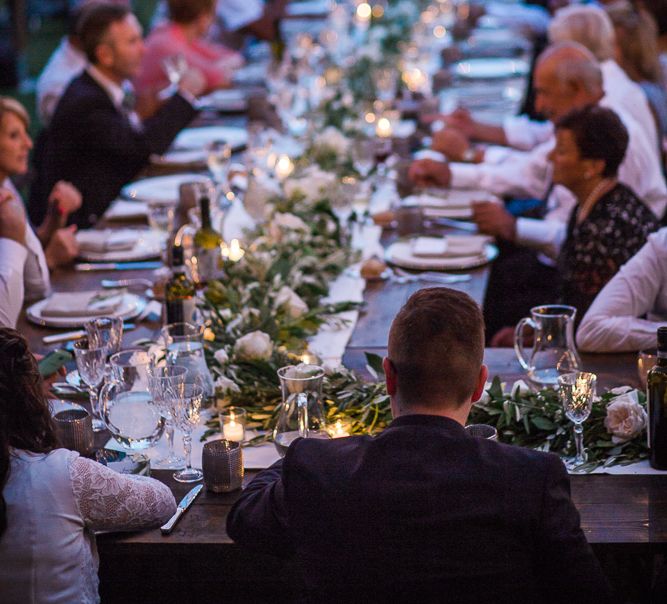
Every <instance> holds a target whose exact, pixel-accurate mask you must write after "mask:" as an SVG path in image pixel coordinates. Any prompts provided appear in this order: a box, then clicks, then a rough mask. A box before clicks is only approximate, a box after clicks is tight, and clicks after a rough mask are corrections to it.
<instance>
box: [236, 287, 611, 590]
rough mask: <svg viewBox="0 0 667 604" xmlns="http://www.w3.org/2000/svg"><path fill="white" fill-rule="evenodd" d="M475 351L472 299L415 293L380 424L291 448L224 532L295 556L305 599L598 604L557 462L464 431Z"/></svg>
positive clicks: (393, 335) (393, 341) (397, 334)
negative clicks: (376, 429)
mask: <svg viewBox="0 0 667 604" xmlns="http://www.w3.org/2000/svg"><path fill="white" fill-rule="evenodd" d="M483 354H484V323H483V320H482V315H481V311H480V309H479V307H478V306H477V305H476V304H475V302H474V301H473V300H472V299H471V298H470V297H469V296H467V295H466V294H464V293H462V292H458V291H455V290H450V289H446V288H427V289H422V290H420V291H418V292H417V293H415V294H413V295H412V296H411V297H410V299H409V300H408V302H407V303H406V304H405V306H404V307H403V308H402V309H401V310H400V312H399V313H398V315H397V316H396V318H395V319H394V322H393V324H392V326H391V330H390V332H389V346H388V356H387V358H385V360H384V371H385V377H386V382H387V392H388V393H389V396H390V399H391V409H392V414H393V416H394V421H393V422H392V423H391V425H390V426H389V427H388V428H386V429H385V430H384V432H382V433H381V434H380V435H378V436H376V437H371V436H352V437H349V438H341V439H335V440H317V439H297V440H296V441H294V442H293V443H292V444H291V446H290V447H289V449H288V451H287V453H286V455H285V458H284V459H283V460H280V461H278V462H276V463H275V464H274V465H273V466H271V467H270V468H268V469H267V470H264V471H263V472H260V473H259V474H258V476H257V477H256V478H255V479H254V480H253V481H252V482H251V483H250V484H249V485H248V486H247V487H246V489H245V490H244V491H243V493H242V494H241V497H240V498H239V500H238V501H237V502H236V504H235V505H234V506H233V507H232V509H231V511H230V513H229V516H228V518H227V531H228V533H229V535H230V536H231V537H232V538H233V539H234V540H235V541H236V542H238V543H239V544H240V545H242V546H247V547H251V548H256V549H260V550H265V551H268V552H271V553H273V554H276V555H280V556H281V557H284V556H285V554H286V553H290V554H292V555H293V556H294V558H295V560H294V562H295V566H294V568H296V569H298V571H299V578H300V580H301V588H302V589H303V592H304V593H303V596H304V601H308V602H311V601H312V602H346V601H350V600H354V601H365V602H445V601H446V602H457V603H463V602H470V603H472V602H475V603H477V602H486V601H488V602H497V603H505V602H526V603H528V602H530V603H535V602H552V601H553V602H567V601H574V602H587V601H595V602H607V601H608V600H609V595H610V594H609V591H610V590H609V587H608V584H607V582H606V580H605V578H604V576H603V575H602V573H601V571H600V568H599V566H598V563H597V561H596V560H595V558H594V556H593V554H592V552H591V550H590V548H589V546H588V544H587V543H586V538H585V536H584V534H583V532H582V530H581V528H580V525H579V515H578V514H577V511H576V509H575V507H574V505H573V503H572V501H571V500H570V497H569V482H568V478H567V474H566V471H565V468H564V466H563V464H562V462H561V461H560V459H558V457H556V456H554V455H551V454H545V453H540V452H536V451H532V450H529V449H523V448H519V447H513V446H508V445H504V444H500V443H498V442H494V441H489V440H485V439H479V438H474V437H472V436H469V435H468V434H467V433H466V431H465V430H464V429H463V426H464V425H465V423H466V419H467V417H468V414H469V412H470V408H471V406H472V404H473V402H474V401H476V400H477V399H478V398H479V397H480V395H481V394H482V392H483V390H484V384H485V381H486V378H487V369H486V367H485V366H484V365H483V364H482V357H483ZM517 576H520V577H521V581H520V585H519V584H517V583H516V582H513V581H508V580H507V577H517Z"/></svg>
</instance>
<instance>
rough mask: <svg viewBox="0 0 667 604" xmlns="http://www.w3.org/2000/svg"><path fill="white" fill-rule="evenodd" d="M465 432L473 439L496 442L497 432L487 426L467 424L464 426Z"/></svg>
mask: <svg viewBox="0 0 667 604" xmlns="http://www.w3.org/2000/svg"><path fill="white" fill-rule="evenodd" d="M466 432H467V433H468V434H469V435H470V436H473V437H475V438H486V439H487V440H498V430H496V429H495V428H494V427H493V426H489V425H488V424H469V425H468V426H466Z"/></svg>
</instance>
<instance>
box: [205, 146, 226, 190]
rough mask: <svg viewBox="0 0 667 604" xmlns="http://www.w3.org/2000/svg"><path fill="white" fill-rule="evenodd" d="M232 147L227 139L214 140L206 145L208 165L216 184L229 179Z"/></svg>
mask: <svg viewBox="0 0 667 604" xmlns="http://www.w3.org/2000/svg"><path fill="white" fill-rule="evenodd" d="M231 157H232V148H231V146H230V145H229V144H228V143H226V142H225V141H212V142H211V143H209V144H208V145H207V146H206V165H207V166H208V169H209V172H210V173H211V176H213V180H214V182H215V183H216V184H218V185H219V184H222V183H224V182H226V180H227V173H228V171H229V161H230V159H231Z"/></svg>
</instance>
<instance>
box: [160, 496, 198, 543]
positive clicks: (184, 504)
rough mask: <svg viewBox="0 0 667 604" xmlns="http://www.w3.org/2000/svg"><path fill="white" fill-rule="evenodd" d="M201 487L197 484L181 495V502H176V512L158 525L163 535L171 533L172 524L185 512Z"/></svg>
mask: <svg viewBox="0 0 667 604" xmlns="http://www.w3.org/2000/svg"><path fill="white" fill-rule="evenodd" d="M203 488H204V485H203V484H198V485H197V486H196V487H195V488H194V489H191V490H190V491H189V492H188V494H187V495H186V496H185V497H183V499H181V503H179V504H178V508H177V509H176V513H175V514H174V515H173V516H172V517H171V518H169V520H167V523H166V524H165V525H163V526H161V527H160V530H161V531H162V534H163V535H168V534H169V533H171V531H172V530H173V528H174V526H175V525H176V523H177V522H178V519H179V518H180V517H181V516H182V515H183V514H184V513H185V510H187V509H188V508H189V507H190V506H191V505H192V502H193V501H194V500H195V499H196V498H197V495H199V493H200V492H201V490H202V489H203Z"/></svg>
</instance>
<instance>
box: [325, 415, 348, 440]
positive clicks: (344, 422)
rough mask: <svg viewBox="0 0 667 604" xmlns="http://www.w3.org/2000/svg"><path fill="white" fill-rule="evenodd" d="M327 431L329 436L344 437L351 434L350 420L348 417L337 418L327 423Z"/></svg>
mask: <svg viewBox="0 0 667 604" xmlns="http://www.w3.org/2000/svg"><path fill="white" fill-rule="evenodd" d="M327 432H329V436H330V437H331V438H345V437H346V436H351V435H352V422H351V421H350V420H348V419H337V420H336V421H335V422H334V423H333V424H331V425H329V427H328V429H327Z"/></svg>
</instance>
